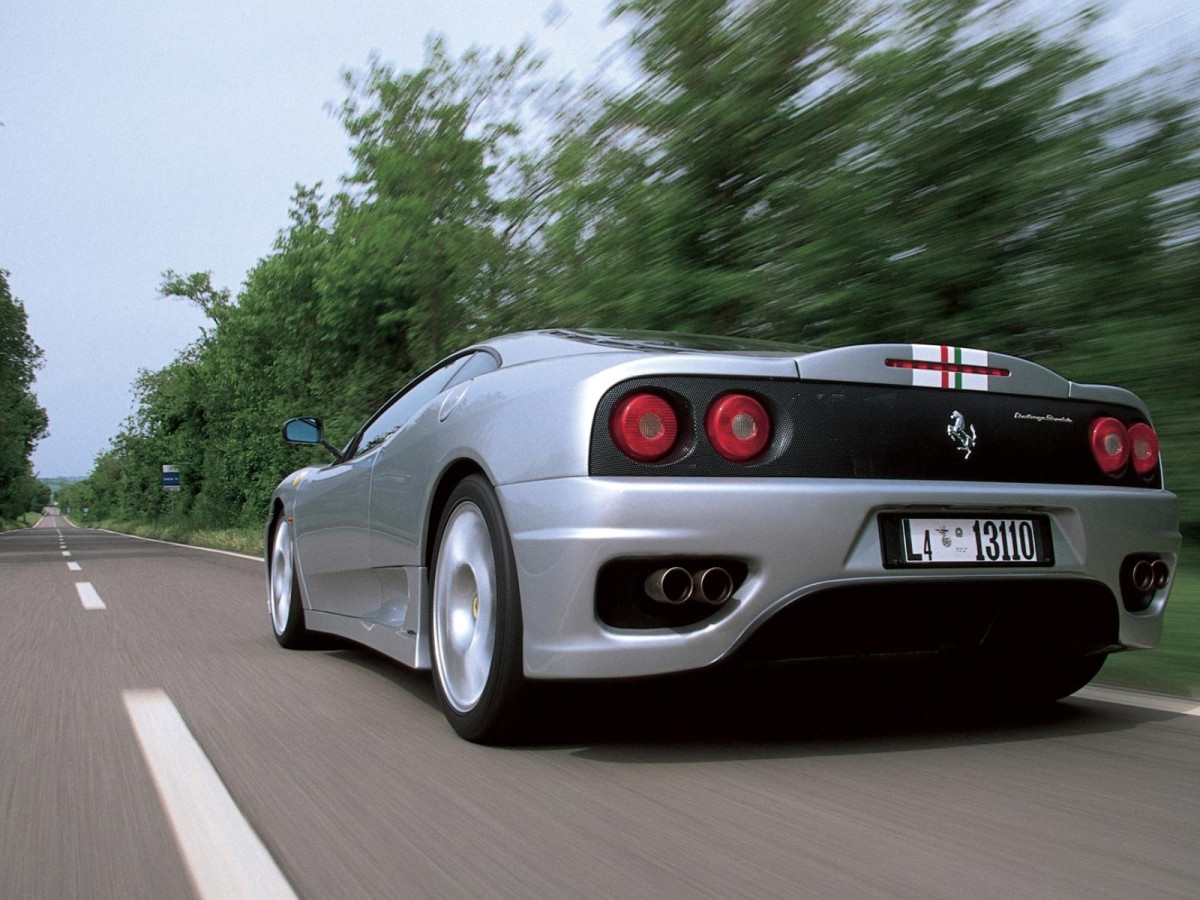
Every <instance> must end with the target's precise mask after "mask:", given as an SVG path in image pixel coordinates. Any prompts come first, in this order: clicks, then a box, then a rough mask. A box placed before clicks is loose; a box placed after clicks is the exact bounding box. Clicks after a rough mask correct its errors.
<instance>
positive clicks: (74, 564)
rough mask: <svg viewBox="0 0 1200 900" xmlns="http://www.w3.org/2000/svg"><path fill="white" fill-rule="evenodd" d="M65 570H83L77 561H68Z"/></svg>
mask: <svg viewBox="0 0 1200 900" xmlns="http://www.w3.org/2000/svg"><path fill="white" fill-rule="evenodd" d="M67 571H68V572H81V571H83V566H81V565H80V564H79V563H77V562H69V563H67Z"/></svg>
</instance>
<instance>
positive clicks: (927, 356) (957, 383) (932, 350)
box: [912, 344, 988, 391]
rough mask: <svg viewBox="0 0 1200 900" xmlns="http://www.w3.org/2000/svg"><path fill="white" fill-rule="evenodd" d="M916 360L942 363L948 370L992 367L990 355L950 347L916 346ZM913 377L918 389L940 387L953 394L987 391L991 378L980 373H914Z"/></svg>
mask: <svg viewBox="0 0 1200 900" xmlns="http://www.w3.org/2000/svg"><path fill="white" fill-rule="evenodd" d="M912 358H913V361H914V362H931V363H941V364H942V365H946V366H979V367H986V366H987V364H988V355H987V351H985V350H972V349H970V348H969V347H950V346H948V345H946V344H913V345H912ZM939 368H940V367H939ZM912 376H913V381H912V383H913V385H914V386H916V387H937V388H942V389H944V390H951V391H986V390H987V389H988V376H987V375H983V374H980V373H976V372H951V371H946V370H942V371H938V370H937V369H913V370H912Z"/></svg>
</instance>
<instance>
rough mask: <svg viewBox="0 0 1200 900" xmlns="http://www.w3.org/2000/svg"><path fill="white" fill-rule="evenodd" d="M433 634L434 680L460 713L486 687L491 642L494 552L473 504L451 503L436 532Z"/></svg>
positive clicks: (493, 631) (493, 632)
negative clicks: (450, 511)
mask: <svg viewBox="0 0 1200 900" xmlns="http://www.w3.org/2000/svg"><path fill="white" fill-rule="evenodd" d="M433 640H434V650H435V652H434V659H435V661H436V665H437V674H438V680H439V681H440V682H441V685H442V689H443V691H444V692H445V695H446V700H447V702H449V704H450V705H451V706H452V707H453V708H454V709H455V711H457V712H460V713H466V712H469V711H470V710H472V709H474V707H475V705H476V704H477V703H478V702H479V698H480V697H482V696H483V691H484V688H485V687H487V682H488V676H489V675H490V674H491V671H492V657H493V655H494V651H495V647H496V557H495V554H494V553H493V552H492V536H491V533H490V532H489V531H488V526H487V522H486V521H485V520H484V518H483V513H482V512H481V511H480V509H479V507H478V506H476V505H475V504H474V503H472V502H470V501H464V502H462V503H460V504H459V505H458V506H457V507H455V509H454V512H453V514H452V515H451V516H450V519H449V521H448V522H447V523H446V527H445V529H444V530H443V532H442V542H441V545H440V546H439V547H438V555H437V568H436V570H435V571H434V576H433Z"/></svg>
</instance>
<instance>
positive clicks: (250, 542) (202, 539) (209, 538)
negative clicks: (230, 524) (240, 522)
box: [72, 519, 263, 558]
mask: <svg viewBox="0 0 1200 900" xmlns="http://www.w3.org/2000/svg"><path fill="white" fill-rule="evenodd" d="M72 521H74V522H75V524H76V525H80V526H83V527H86V528H107V529H108V530H109V531H119V532H121V533H122V534H134V535H137V536H138V537H147V538H155V539H156V540H160V541H173V542H174V543H176V544H191V545H193V546H196V547H211V548H212V549H214V550H231V551H233V552H234V553H245V554H247V555H248V556H257V557H259V558H261V557H262V555H263V533H262V529H261V528H194V527H192V526H189V525H180V524H174V523H171V522H122V521H114V520H111V519H106V520H103V521H99V522H96V521H75V520H74V519H72Z"/></svg>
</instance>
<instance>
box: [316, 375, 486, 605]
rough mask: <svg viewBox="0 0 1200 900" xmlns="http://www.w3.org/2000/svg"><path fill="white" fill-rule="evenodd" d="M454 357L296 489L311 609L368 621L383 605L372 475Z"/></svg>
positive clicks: (394, 401)
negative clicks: (376, 558)
mask: <svg viewBox="0 0 1200 900" xmlns="http://www.w3.org/2000/svg"><path fill="white" fill-rule="evenodd" d="M463 359H464V357H462V356H457V357H454V358H452V359H450V360H447V361H446V362H444V363H441V364H439V365H437V366H435V367H434V368H432V369H430V370H429V371H427V372H425V373H424V374H422V375H421V376H420V377H418V378H416V379H414V380H413V381H412V382H410V383H409V384H408V385H406V386H405V387H404V388H403V389H402V390H401V391H400V392H398V393H397V394H396V395H394V396H393V397H392V398H391V399H390V400H389V401H388V402H387V403H385V404H384V405H383V406H382V407H381V408H380V409H379V411H378V412H376V413H375V415H374V416H372V417H371V418H370V419H369V420H368V421H367V424H366V425H364V426H363V427H362V429H361V430H360V431H359V433H358V435H357V436H356V437H355V439H354V441H353V442H352V443H351V445H350V447H349V448H348V449H347V451H346V453H345V455H344V456H343V459H342V460H340V461H338V462H336V463H334V464H333V465H331V466H328V467H326V468H325V469H322V470H321V471H319V472H317V473H314V474H312V475H309V476H308V478H306V479H305V481H304V482H303V483H302V484H301V486H300V490H301V492H302V496H301V497H300V502H299V503H298V504H297V509H298V510H300V511H301V512H302V513H303V514H302V515H299V514H298V515H297V516H296V522H295V527H296V540H297V544H298V549H299V556H300V559H301V565H302V574H303V575H304V579H305V583H306V584H307V586H308V593H309V602H310V603H311V604H312V607H313V609H317V610H320V611H322V612H330V613H337V614H338V615H343V616H355V617H371V616H373V615H374V614H376V613H377V612H378V610H379V609H380V608H381V607H382V606H383V603H384V599H383V598H384V593H385V584H384V581H383V579H382V578H381V576H380V574H379V573H378V572H377V571H376V569H375V567H374V566H375V563H374V562H373V560H372V553H371V540H370V531H369V526H370V519H371V479H372V469H373V467H374V465H375V463H376V460H377V459H378V458H379V456H380V454H381V453H382V452H383V451H384V449H385V448H386V447H387V445H388V444H389V443H390V442H391V440H392V438H393V437H394V436H395V434H396V433H397V432H398V431H399V430H400V429H402V428H403V427H404V426H405V425H406V424H407V423H408V421H409V420H410V419H411V418H412V416H413V415H414V413H416V412H418V411H419V410H420V409H421V408H422V407H424V406H425V404H427V403H428V402H429V401H430V400H431V399H432V398H433V397H435V396H436V395H437V394H438V393H439V392H440V391H441V390H442V388H443V387H444V386H445V384H446V383H447V381H449V379H450V377H451V376H452V375H453V374H454V372H455V371H456V370H457V369H458V367H459V366H461V365H462V363H463Z"/></svg>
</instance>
